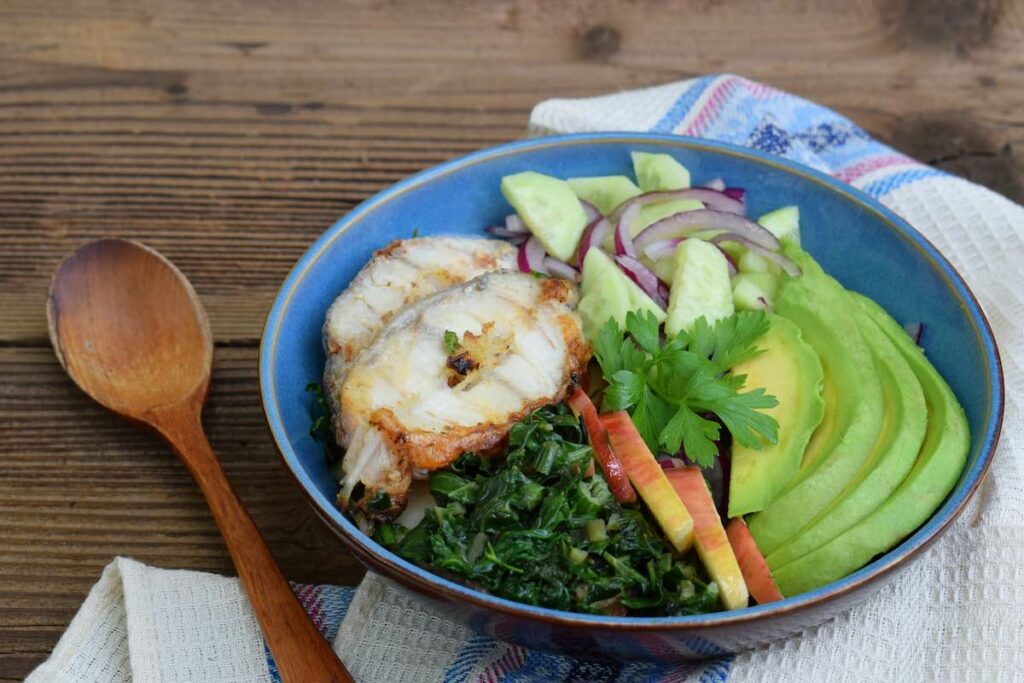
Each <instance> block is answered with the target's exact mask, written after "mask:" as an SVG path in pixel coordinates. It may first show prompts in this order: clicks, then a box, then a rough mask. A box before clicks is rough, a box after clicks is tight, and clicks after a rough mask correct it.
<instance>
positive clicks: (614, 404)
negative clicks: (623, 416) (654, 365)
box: [603, 370, 647, 410]
mask: <svg viewBox="0 0 1024 683" xmlns="http://www.w3.org/2000/svg"><path fill="white" fill-rule="evenodd" d="M645 391H647V382H646V381H645V380H644V378H643V375H638V374H637V373H635V372H630V371H629V370H619V371H618V372H616V373H615V374H614V375H612V376H611V377H609V378H608V388H607V389H606V390H605V392H604V404H603V408H604V409H605V410H627V409H629V408H632V407H633V406H635V405H637V404H639V403H640V402H641V401H643V400H645V399H646V396H645V394H644V392H645Z"/></svg>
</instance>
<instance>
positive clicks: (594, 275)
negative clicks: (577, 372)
mask: <svg viewBox="0 0 1024 683" xmlns="http://www.w3.org/2000/svg"><path fill="white" fill-rule="evenodd" d="M580 294H581V296H580V303H579V306H578V308H577V310H578V311H579V314H580V317H582V318H583V335H584V336H585V337H586V338H587V339H594V337H595V336H596V335H597V333H598V331H599V330H600V329H601V327H602V326H603V325H604V324H605V323H606V322H608V318H615V322H617V323H618V324H619V325H620V326H624V325H625V323H626V314H627V313H629V312H630V311H637V312H639V313H640V314H642V315H646V314H647V313H646V312H647V311H650V312H651V313H653V314H654V317H655V318H657V319H658V322H662V321H663V320H665V311H663V310H661V307H660V306H658V304H656V303H655V302H654V300H653V299H651V297H649V296H647V294H645V293H644V290H642V289H640V287H639V286H638V285H637V284H636V283H635V282H633V281H632V280H630V279H629V277H628V276H627V275H626V274H625V273H623V272H622V270H621V269H620V268H619V267H618V266H617V265H615V262H614V261H612V260H611V259H610V258H609V257H608V255H607V254H605V253H604V252H603V251H601V250H600V249H591V250H590V251H588V252H587V257H586V259H584V261H583V279H582V282H581V283H580Z"/></svg>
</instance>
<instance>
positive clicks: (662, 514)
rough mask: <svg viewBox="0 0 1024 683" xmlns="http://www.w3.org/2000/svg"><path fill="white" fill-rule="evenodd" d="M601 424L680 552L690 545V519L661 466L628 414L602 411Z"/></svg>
mask: <svg viewBox="0 0 1024 683" xmlns="http://www.w3.org/2000/svg"><path fill="white" fill-rule="evenodd" d="M601 423H602V424H604V427H605V429H607V430H608V440H609V441H610V442H611V445H612V451H614V453H615V455H617V456H618V457H619V460H621V461H622V465H623V467H624V468H625V470H626V475H627V476H628V477H629V480H630V481H631V482H633V486H635V487H636V490H637V493H639V494H640V497H641V498H642V499H643V501H644V502H645V503H646V504H647V507H648V508H649V509H650V511H651V514H652V515H654V519H656V520H657V521H658V524H659V525H660V526H661V530H662V531H663V532H665V535H666V536H667V537H668V540H669V542H670V543H671V544H672V547H674V548H675V549H676V550H678V551H679V552H681V553H684V552H686V551H687V550H689V549H690V546H692V545H693V518H692V517H690V513H689V512H687V511H686V507H685V506H684V505H683V502H682V501H681V500H679V496H677V495H676V492H675V491H674V490H672V484H670V483H669V481H668V478H667V477H666V476H665V472H664V471H662V469H661V465H659V464H658V461H657V460H655V459H654V456H653V455H652V454H651V451H650V449H648V448H647V444H645V443H644V440H643V438H641V436H640V432H638V431H637V430H636V427H635V426H633V420H632V419H631V418H630V417H629V413H627V412H625V411H623V410H620V411H618V412H615V413H605V414H604V415H602V416H601Z"/></svg>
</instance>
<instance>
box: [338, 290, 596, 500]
mask: <svg viewBox="0 0 1024 683" xmlns="http://www.w3.org/2000/svg"><path fill="white" fill-rule="evenodd" d="M576 300H577V292H576V288H575V287H574V286H573V285H572V284H570V283H569V282H566V281H564V280H556V279H548V278H543V279H537V278H535V277H533V276H532V275H528V274H522V273H515V272H508V271H505V272H496V273H488V274H486V275H482V276H480V277H478V278H475V279H473V280H471V281H470V282H467V283H465V284H463V285H458V286H455V287H452V288H450V289H447V290H445V291H442V292H440V293H437V294H434V295H432V296H430V297H427V298H425V299H423V300H421V301H420V302H418V303H416V304H412V305H410V306H407V307H406V308H404V309H403V310H402V311H401V312H399V313H398V314H396V315H395V316H394V317H393V318H392V319H391V320H390V321H389V322H388V323H387V324H386V325H385V326H384V327H383V328H382V329H381V330H380V332H379V333H378V334H377V337H376V339H375V340H374V341H373V343H372V344H370V346H369V347H367V348H366V350H365V351H364V352H363V353H362V354H360V355H359V356H358V357H357V358H356V359H355V360H354V361H353V362H352V363H350V364H349V366H348V368H347V371H346V375H345V379H344V382H343V384H342V387H341V412H340V418H341V419H340V422H341V426H342V429H343V431H344V432H345V433H346V434H351V435H352V439H351V440H350V442H349V444H348V451H347V452H346V454H345V459H344V460H343V461H342V470H343V473H344V474H343V478H342V482H341V493H340V494H339V500H340V502H341V503H342V505H346V506H347V505H348V504H349V502H350V499H351V500H353V501H354V502H355V503H356V505H357V507H358V508H359V509H361V510H362V511H363V512H364V513H366V514H367V515H368V516H370V517H373V518H376V519H385V520H386V519H393V518H394V516H396V515H397V514H399V513H400V512H401V510H402V508H403V507H404V506H405V502H406V497H407V492H408V488H409V484H410V482H411V477H412V472H413V470H414V469H415V470H433V469H438V468H441V467H444V466H446V465H447V464H448V463H450V462H451V461H452V460H454V459H455V458H457V457H459V456H460V455H461V454H463V453H465V452H468V451H473V452H477V453H482V454H488V453H493V452H495V451H496V450H498V449H500V447H501V446H502V444H503V442H504V441H505V439H506V437H507V435H508V430H509V428H510V427H511V426H512V425H513V424H514V423H515V422H517V421H518V420H520V419H522V418H523V417H524V416H526V415H527V414H528V413H529V412H530V411H532V410H534V409H536V408H538V407H540V406H543V405H547V404H548V403H552V402H555V401H559V400H561V399H562V398H564V397H565V394H566V392H567V390H568V389H569V387H570V386H572V385H574V384H575V383H576V381H577V379H578V377H579V376H580V374H581V373H582V372H583V370H584V369H585V368H586V364H587V362H588V361H589V359H590V347H589V345H588V344H587V342H586V341H585V340H584V338H583V333H582V330H581V322H580V317H579V315H578V314H577V313H576V311H575V304H576ZM447 332H450V333H452V334H449V335H446V333H447ZM446 336H447V337H448V343H447V344H446V339H445V338H446ZM453 342H454V343H453Z"/></svg>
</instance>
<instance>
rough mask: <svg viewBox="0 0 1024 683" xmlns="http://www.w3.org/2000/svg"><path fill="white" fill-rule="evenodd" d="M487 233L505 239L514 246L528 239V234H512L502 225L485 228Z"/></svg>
mask: <svg viewBox="0 0 1024 683" xmlns="http://www.w3.org/2000/svg"><path fill="white" fill-rule="evenodd" d="M487 232H488V233H490V234H492V235H494V236H495V237H500V238H502V239H506V240H508V241H510V242H512V244H515V245H519V244H522V243H523V242H525V241H526V240H528V239H529V238H530V233H528V232H513V231H512V230H509V229H508V228H506V227H505V226H504V225H492V226H491V227H489V228H487Z"/></svg>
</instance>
